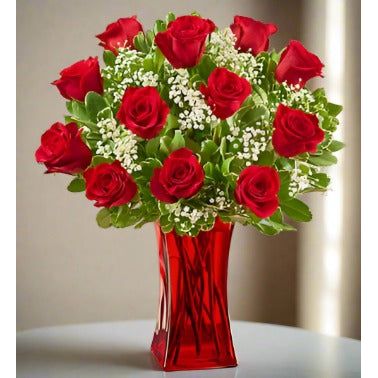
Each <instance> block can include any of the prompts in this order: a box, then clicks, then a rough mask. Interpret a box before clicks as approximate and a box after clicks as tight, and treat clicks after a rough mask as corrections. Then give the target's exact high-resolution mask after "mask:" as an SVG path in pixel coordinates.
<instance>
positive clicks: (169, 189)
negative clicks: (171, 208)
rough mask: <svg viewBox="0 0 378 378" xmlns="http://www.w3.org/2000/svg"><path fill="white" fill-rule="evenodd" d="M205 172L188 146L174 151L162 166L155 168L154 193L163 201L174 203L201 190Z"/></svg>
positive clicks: (152, 188)
mask: <svg viewBox="0 0 378 378" xmlns="http://www.w3.org/2000/svg"><path fill="white" fill-rule="evenodd" d="M204 179H205V173H204V171H203V168H202V166H201V164H200V163H199V162H198V160H197V158H196V156H195V155H194V154H193V152H192V151H191V150H189V149H188V148H180V149H178V150H176V151H174V152H172V153H171V154H170V155H169V156H168V157H167V158H166V159H165V160H164V163H163V166H162V167H161V168H155V169H154V172H153V175H152V178H151V182H150V187H151V192H152V194H153V195H154V196H155V197H156V198H157V199H158V200H159V201H162V202H166V203H174V202H177V201H178V200H179V199H180V198H190V197H193V196H194V195H195V194H197V193H198V192H199V190H200V189H201V187H202V185H203V181H204Z"/></svg>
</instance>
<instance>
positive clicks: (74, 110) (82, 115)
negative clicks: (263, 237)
mask: <svg viewBox="0 0 378 378" xmlns="http://www.w3.org/2000/svg"><path fill="white" fill-rule="evenodd" d="M67 109H68V111H69V112H70V113H71V114H72V115H73V118H75V119H76V120H78V121H81V122H87V121H90V119H89V115H88V114H87V110H86V108H85V105H84V104H83V103H82V102H79V101H71V105H70V106H69V107H67Z"/></svg>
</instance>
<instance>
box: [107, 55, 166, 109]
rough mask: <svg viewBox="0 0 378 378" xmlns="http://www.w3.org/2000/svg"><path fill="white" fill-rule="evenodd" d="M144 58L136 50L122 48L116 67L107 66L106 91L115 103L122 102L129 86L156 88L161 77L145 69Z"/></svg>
mask: <svg viewBox="0 0 378 378" xmlns="http://www.w3.org/2000/svg"><path fill="white" fill-rule="evenodd" d="M143 60H144V56H143V54H142V53H140V52H139V51H136V50H129V49H128V48H120V49H119V52H118V55H117V57H116V60H115V64H114V67H112V66H106V67H105V68H104V70H103V75H104V77H105V78H106V79H108V80H109V86H107V88H106V89H105V91H106V92H107V93H109V94H111V95H112V97H113V99H114V101H115V102H119V101H121V100H122V97H123V94H124V93H125V90H126V88H127V87H129V86H137V87H146V86H151V87H156V86H157V85H158V79H159V76H158V75H157V74H155V73H154V72H152V71H146V70H145V69H144V68H139V67H143Z"/></svg>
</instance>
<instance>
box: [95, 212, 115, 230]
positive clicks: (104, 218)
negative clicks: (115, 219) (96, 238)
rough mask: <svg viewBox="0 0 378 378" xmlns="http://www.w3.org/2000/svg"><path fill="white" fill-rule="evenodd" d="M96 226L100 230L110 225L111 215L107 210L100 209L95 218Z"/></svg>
mask: <svg viewBox="0 0 378 378" xmlns="http://www.w3.org/2000/svg"><path fill="white" fill-rule="evenodd" d="M96 221H97V224H98V225H99V226H100V227H102V228H109V227H110V226H111V225H112V214H111V212H110V210H109V209H107V208H105V207H104V208H103V209H101V210H100V211H99V212H98V213H97V216H96Z"/></svg>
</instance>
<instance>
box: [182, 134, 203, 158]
mask: <svg viewBox="0 0 378 378" xmlns="http://www.w3.org/2000/svg"><path fill="white" fill-rule="evenodd" d="M184 138H185V146H186V147H188V148H189V149H190V150H192V151H193V152H194V153H195V154H198V153H199V152H200V151H201V147H200V145H199V144H198V143H197V142H195V141H194V140H193V139H190V138H189V137H188V136H187V135H185V136H184Z"/></svg>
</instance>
